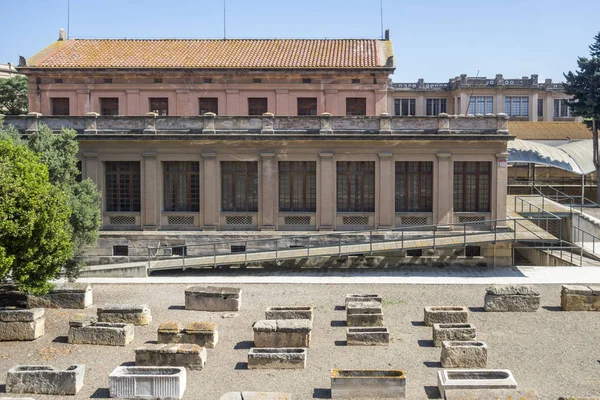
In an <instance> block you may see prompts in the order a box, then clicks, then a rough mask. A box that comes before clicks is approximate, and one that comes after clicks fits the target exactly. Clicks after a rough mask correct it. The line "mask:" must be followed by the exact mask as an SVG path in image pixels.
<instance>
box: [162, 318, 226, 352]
mask: <svg viewBox="0 0 600 400" xmlns="http://www.w3.org/2000/svg"><path fill="white" fill-rule="evenodd" d="M218 341H219V333H218V331H217V325H216V324H215V323H214V322H190V323H189V324H187V325H186V326H185V328H184V329H181V325H180V324H179V322H175V321H169V322H163V323H162V324H160V326H159V327H158V343H188V344H197V345H198V346H202V347H208V348H211V349H212V348H214V347H215V346H216V345H217V342H218Z"/></svg>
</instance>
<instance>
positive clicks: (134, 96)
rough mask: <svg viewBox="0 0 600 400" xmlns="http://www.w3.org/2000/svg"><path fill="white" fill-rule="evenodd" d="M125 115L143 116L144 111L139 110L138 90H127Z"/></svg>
mask: <svg viewBox="0 0 600 400" xmlns="http://www.w3.org/2000/svg"><path fill="white" fill-rule="evenodd" d="M125 92H126V93H127V115H143V113H144V111H145V110H147V108H146V109H144V110H142V109H141V108H140V91H139V89H127V90H126V91H125Z"/></svg>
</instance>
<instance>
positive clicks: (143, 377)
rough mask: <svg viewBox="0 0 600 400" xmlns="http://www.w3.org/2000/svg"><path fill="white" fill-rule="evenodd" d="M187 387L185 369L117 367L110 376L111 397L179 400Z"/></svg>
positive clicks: (109, 388)
mask: <svg viewBox="0 0 600 400" xmlns="http://www.w3.org/2000/svg"><path fill="white" fill-rule="evenodd" d="M185 387H186V372H185V368H183V367H137V366H136V367H117V368H115V369H114V370H113V372H111V373H110V375H109V376H108V390H109V393H110V397H113V398H118V399H146V400H147V399H162V400H179V399H181V398H182V397H183V393H184V392H185Z"/></svg>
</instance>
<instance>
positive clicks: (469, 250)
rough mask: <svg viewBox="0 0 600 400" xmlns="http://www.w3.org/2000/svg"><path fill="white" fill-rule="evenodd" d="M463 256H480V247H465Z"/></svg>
mask: <svg viewBox="0 0 600 400" xmlns="http://www.w3.org/2000/svg"><path fill="white" fill-rule="evenodd" d="M465 256H466V257H481V247H480V246H467V247H465Z"/></svg>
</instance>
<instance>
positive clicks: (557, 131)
mask: <svg viewBox="0 0 600 400" xmlns="http://www.w3.org/2000/svg"><path fill="white" fill-rule="evenodd" d="M508 131H509V132H510V134H511V135H514V136H516V137H517V139H524V140H566V138H567V136H568V137H569V138H571V139H591V138H592V132H591V131H590V130H589V129H588V128H587V127H586V126H585V124H584V123H581V122H525V121H509V122H508Z"/></svg>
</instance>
